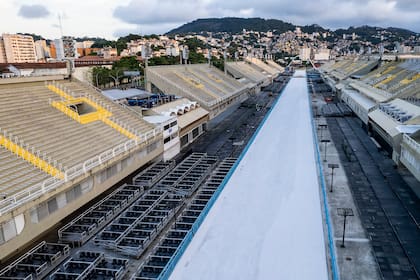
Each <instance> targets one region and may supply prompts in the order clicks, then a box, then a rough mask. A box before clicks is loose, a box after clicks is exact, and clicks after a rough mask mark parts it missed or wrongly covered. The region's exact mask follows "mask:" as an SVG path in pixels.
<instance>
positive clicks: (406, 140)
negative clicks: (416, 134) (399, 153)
mask: <svg viewBox="0 0 420 280" xmlns="http://www.w3.org/2000/svg"><path fill="white" fill-rule="evenodd" d="M403 141H404V143H406V144H407V145H408V146H409V147H411V148H412V149H414V150H415V151H416V152H417V153H419V154H420V144H419V143H417V142H416V141H415V140H414V139H413V138H411V137H410V136H408V135H407V134H404V136H403Z"/></svg>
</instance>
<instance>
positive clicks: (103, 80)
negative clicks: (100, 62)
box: [92, 56, 141, 87]
mask: <svg viewBox="0 0 420 280" xmlns="http://www.w3.org/2000/svg"><path fill="white" fill-rule="evenodd" d="M140 70H141V67H140V64H139V62H138V61H137V59H136V57H135V56H129V57H123V58H121V59H120V60H119V61H116V62H114V64H113V65H112V69H108V68H105V67H93V70H92V83H93V84H94V85H95V86H98V87H99V86H104V85H106V84H108V83H110V82H112V83H114V85H117V83H118V84H119V83H121V80H122V79H123V78H124V75H123V72H124V71H140Z"/></svg>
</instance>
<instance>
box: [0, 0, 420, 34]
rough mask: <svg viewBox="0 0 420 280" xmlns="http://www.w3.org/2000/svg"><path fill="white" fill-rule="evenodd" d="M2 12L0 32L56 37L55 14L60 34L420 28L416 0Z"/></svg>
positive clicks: (208, 2)
mask: <svg viewBox="0 0 420 280" xmlns="http://www.w3.org/2000/svg"><path fill="white" fill-rule="evenodd" d="M82 3H83V5H81V4H82ZM292 3H293V4H292ZM374 9H377V12H376V13H372V11H373V10H374ZM3 11H5V13H4V15H3V16H2V17H1V18H0V26H1V27H0V32H1V33H17V32H27V33H35V34H40V35H42V36H43V37H45V38H48V39H54V38H58V37H60V36H61V31H60V27H59V16H58V15H60V17H61V23H62V31H63V34H64V35H70V36H76V37H83V36H91V37H92V36H95V37H104V38H108V39H114V38H116V37H120V36H124V35H127V34H129V33H136V34H151V33H156V34H163V33H165V32H167V31H169V30H171V29H173V28H176V27H178V26H180V25H182V24H184V23H187V22H190V21H192V20H195V19H197V18H207V17H225V16H235V17H262V18H275V19H280V20H284V21H288V22H291V23H293V24H297V25H307V24H320V25H321V26H323V27H326V28H330V29H333V30H334V29H337V28H347V27H349V26H360V25H372V26H380V27H389V26H392V27H400V28H405V29H409V30H412V31H415V32H420V2H418V1H415V0H399V1H389V0H370V1H367V2H366V1H361V0H351V1H346V2H342V1H338V0H322V1H321V3H320V2H319V1H317V2H314V1H307V0H295V1H293V2H292V1H290V0H281V1H274V0H261V1H259V2H258V6H256V3H255V1H251V0H244V1H229V2H226V1H221V0H201V1H192V0H181V1H170V0H161V1H144V0H125V1H118V2H117V1H115V0H103V1H99V0H92V1H84V2H81V1H74V0H73V1H70V0H61V1H52V0H45V1H42V2H41V1H39V2H34V1H27V0H15V1H6V2H5V3H3ZM11 23H12V24H11Z"/></svg>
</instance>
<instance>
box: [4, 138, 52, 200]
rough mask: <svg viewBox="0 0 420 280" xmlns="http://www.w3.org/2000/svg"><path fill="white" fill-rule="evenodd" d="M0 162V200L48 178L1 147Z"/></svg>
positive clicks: (47, 175)
mask: <svg viewBox="0 0 420 280" xmlns="http://www.w3.org/2000/svg"><path fill="white" fill-rule="evenodd" d="M0 162H1V166H0V200H1V199H3V198H5V197H7V196H8V195H9V194H12V193H15V192H17V191H20V190H23V189H25V188H27V187H29V186H32V185H34V184H37V183H39V182H42V181H43V180H45V179H47V178H49V177H50V175H49V174H47V173H45V172H43V171H42V170H40V169H38V168H36V167H35V166H33V165H32V164H30V163H29V162H27V161H25V160H24V159H22V158H19V157H17V156H16V155H15V154H13V153H12V152H10V151H9V150H6V149H5V148H4V147H1V146H0Z"/></svg>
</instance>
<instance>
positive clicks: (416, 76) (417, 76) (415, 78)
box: [401, 74, 420, 85]
mask: <svg viewBox="0 0 420 280" xmlns="http://www.w3.org/2000/svg"><path fill="white" fill-rule="evenodd" d="M417 79H420V74H417V75H415V76H414V77H412V78H411V79H404V80H402V81H401V84H403V85H407V84H409V83H412V82H414V81H415V80H417Z"/></svg>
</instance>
